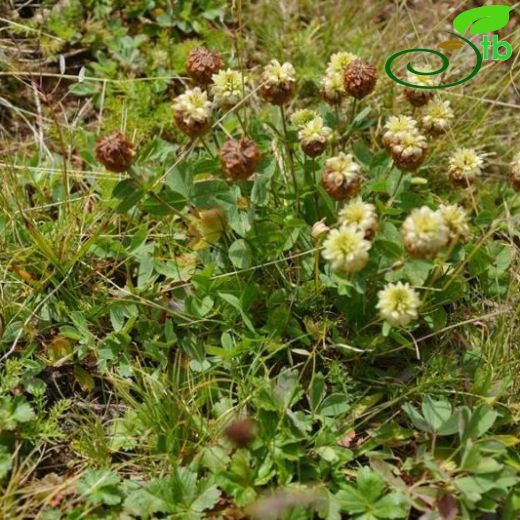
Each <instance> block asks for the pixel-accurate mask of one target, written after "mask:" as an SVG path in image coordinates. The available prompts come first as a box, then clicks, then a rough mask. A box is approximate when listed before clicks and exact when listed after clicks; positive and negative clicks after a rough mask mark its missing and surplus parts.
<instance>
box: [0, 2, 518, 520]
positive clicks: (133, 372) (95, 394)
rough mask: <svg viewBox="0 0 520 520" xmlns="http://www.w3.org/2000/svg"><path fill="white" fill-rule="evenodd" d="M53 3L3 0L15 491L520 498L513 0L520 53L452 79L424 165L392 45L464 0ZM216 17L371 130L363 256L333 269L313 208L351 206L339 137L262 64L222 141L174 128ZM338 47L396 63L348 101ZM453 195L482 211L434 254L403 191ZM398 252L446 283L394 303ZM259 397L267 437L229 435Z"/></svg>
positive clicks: (459, 504)
mask: <svg viewBox="0 0 520 520" xmlns="http://www.w3.org/2000/svg"><path fill="white" fill-rule="evenodd" d="M52 4H53V3H52V2H41V5H38V6H36V10H35V11H34V12H33V13H30V14H34V15H36V16H32V17H29V18H20V17H17V16H15V14H14V12H13V11H12V10H11V9H10V8H9V7H8V6H6V7H0V16H1V17H2V18H3V19H5V20H7V22H5V23H6V26H5V28H3V29H2V30H1V32H0V52H2V53H3V54H4V58H3V59H2V62H1V63H0V74H1V75H0V103H1V108H0V140H1V142H0V169H1V171H2V176H3V189H2V191H1V192H0V230H1V234H0V260H1V278H0V518H6V519H11V518H13V519H18V518H42V519H51V518H56V519H57V518H66V519H77V518H175V519H197V518H212V519H240V518H246V517H247V516H246V515H249V517H252V518H284V519H313V518H325V519H329V520H335V519H339V518H360V519H361V518H363V519H365V520H369V519H374V518H376V519H378V518H419V517H421V515H424V516H422V517H421V518H423V519H426V520H430V519H431V520H433V519H437V518H463V519H473V518H475V519H479V518H485V516H484V515H485V514H486V513H493V514H496V518H502V519H515V518H517V517H518V514H519V511H520V494H519V493H518V483H519V482H520V478H519V477H520V475H519V473H520V457H519V454H518V448H517V446H518V442H519V438H518V435H519V431H518V429H519V426H518V424H519V421H520V407H519V395H520V387H519V379H518V377H517V373H518V370H519V368H520V355H519V353H518V342H519V338H520V322H519V312H518V311H519V303H520V301H519V283H520V279H519V276H518V273H519V269H518V266H519V238H520V235H519V231H518V229H519V227H518V225H519V219H518V211H519V209H520V198H519V197H518V194H516V193H515V191H514V190H513V188H512V187H511V185H510V183H509V181H508V176H509V172H510V163H511V161H512V160H513V156H514V154H515V153H517V152H518V137H517V136H518V135H520V120H519V119H518V109H519V108H520V100H519V96H518V76H519V71H520V67H519V65H518V59H517V57H518V56H517V52H516V50H517V49H518V48H519V46H520V35H519V32H518V29H516V27H517V24H518V13H514V14H512V16H511V23H510V25H509V26H508V27H506V28H504V29H503V30H501V31H499V34H500V38H501V39H505V40H507V41H509V42H510V43H511V45H512V46H513V49H515V54H514V55H513V57H512V58H511V59H510V60H508V61H507V62H489V63H487V64H485V65H484V67H483V69H482V70H481V71H480V73H479V75H478V76H477V77H476V78H475V79H474V80H473V81H471V82H470V83H467V84H465V85H463V86H460V87H457V88H453V89H449V90H447V91H445V92H444V91H443V92H442V94H441V95H442V97H443V99H448V100H449V101H450V102H451V105H452V108H453V110H454V112H455V119H454V121H453V123H452V125H451V128H450V130H449V132H448V133H446V134H445V135H443V136H441V137H439V138H436V139H434V140H429V142H428V158H427V160H426V162H425V164H424V165H423V166H422V167H421V169H420V170H419V171H418V172H416V173H414V174H409V173H404V174H402V172H400V171H398V170H397V169H395V168H392V164H391V162H390V160H389V158H388V154H387V152H386V151H385V149H384V147H383V145H382V143H381V135H382V133H383V125H384V124H385V122H386V120H387V118H388V116H390V115H392V114H393V115H398V114H407V115H412V116H414V117H417V118H418V117H420V110H418V109H413V108H412V107H411V105H410V104H409V103H408V102H407V101H406V99H405V98H404V96H403V91H402V89H401V88H400V87H399V86H398V85H397V84H395V83H393V82H392V81H391V80H390V79H389V78H387V77H386V76H385V74H384V63H385V61H386V58H387V57H388V56H389V55H391V54H392V53H393V52H396V51H398V50H401V49H404V48H410V47H421V46H424V47H428V48H435V46H436V44H438V43H439V42H441V41H443V39H444V36H442V32H441V31H442V30H444V29H449V28H450V26H451V21H452V18H453V16H452V15H453V10H454V7H453V6H450V7H449V9H445V10H444V9H441V8H440V7H439V4H438V3H433V2H429V1H424V2H421V3H420V4H419V5H417V6H415V7H413V6H409V7H407V6H405V5H403V3H401V2H399V3H397V2H396V3H389V2H382V1H374V2H370V3H362V2H329V1H323V2H311V1H307V0H300V1H298V2H281V3H280V2H271V1H263V2H255V3H246V2H240V1H236V2H233V3H232V4H231V5H229V6H228V5H221V4H220V3H219V2H210V1H209V0H207V1H204V0H199V1H195V2H193V3H179V4H178V3H172V2H167V1H159V0H157V1H151V2H145V1H143V0H133V1H132V2H121V1H119V0H106V1H103V2H101V1H98V0H88V1H86V2H79V1H78V0H72V1H71V2H68V3H66V6H65V7H64V8H63V9H62V11H60V12H59V14H57V13H56V11H54V12H53V11H52V10H51V8H52ZM459 7H460V8H461V9H462V8H464V7H467V6H463V5H462V4H461V5H460V6H459ZM516 9H517V10H518V8H516ZM38 13H39V14H38ZM513 24H516V25H513ZM200 44H205V45H207V46H208V47H210V48H212V49H215V50H219V51H220V52H221V53H222V55H223V57H224V58H225V60H226V62H227V64H228V65H229V66H230V67H233V68H237V69H240V68H241V69H244V71H245V73H246V74H247V76H249V77H250V78H251V79H252V80H253V81H252V82H253V84H254V85H256V86H257V85H258V84H259V78H260V74H261V69H262V66H263V65H265V64H266V63H267V62H268V61H269V60H270V59H272V58H277V59H279V60H281V61H285V60H287V61H290V62H291V63H293V64H294V66H295V68H296V72H297V77H298V93H297V96H296V97H295V98H294V100H293V101H292V102H291V103H290V104H289V106H287V107H285V111H286V113H287V114H291V113H292V112H293V111H294V110H296V109H297V108H304V107H305V108H307V107H309V108H312V109H315V110H318V111H319V112H320V113H321V114H322V115H323V117H324V118H325V121H326V122H327V124H329V125H330V126H332V127H333V129H334V130H337V131H340V130H342V131H347V132H348V138H346V139H345V140H344V142H343V143H342V142H341V141H340V140H338V141H337V142H336V144H335V148H336V152H337V151H338V150H339V149H342V148H343V149H344V150H345V151H346V152H351V153H354V155H355V158H356V160H357V161H358V162H359V163H360V164H361V165H362V167H363V170H364V175H365V177H366V179H367V180H366V182H365V184H364V186H363V191H362V196H363V199H365V200H367V201H369V202H371V203H373V204H375V205H376V207H377V212H378V219H379V230H378V232H377V234H376V236H375V240H374V242H373V244H372V249H371V251H370V260H369V263H368V265H367V266H366V267H365V269H363V270H362V271H361V272H360V273H356V274H354V275H341V274H337V273H334V272H333V271H332V270H331V268H330V265H329V263H328V262H326V261H325V260H324V259H323V258H321V257H320V248H321V245H322V243H320V242H319V241H316V240H315V239H313V237H312V236H311V228H312V225H313V223H314V222H315V221H317V220H319V219H321V218H326V221H327V223H328V224H329V225H333V224H334V222H335V220H336V217H337V213H338V210H339V209H340V207H341V205H340V204H338V203H335V202H334V201H333V200H332V199H331V198H330V197H329V196H328V195H327V194H326V193H325V191H324V190H323V189H321V188H320V187H319V185H318V183H316V177H315V176H316V175H317V174H319V173H321V171H322V169H323V167H324V162H325V159H326V158H328V157H330V156H331V155H333V151H332V147H331V146H329V148H328V150H327V151H326V152H325V154H324V155H323V156H321V157H319V158H317V159H315V160H310V159H308V158H305V157H304V156H303V154H302V152H301V150H300V146H299V144H298V142H297V135H296V134H297V132H296V128H295V127H294V126H292V125H291V124H290V123H289V122H288V121H287V129H288V132H287V134H286V133H285V132H284V127H283V124H282V119H281V114H280V111H279V109H278V108H277V107H273V106H271V105H268V104H266V103H265V102H264V101H263V100H262V98H261V97H260V96H259V94H258V92H256V91H255V92H254V93H253V94H252V95H251V96H250V97H249V98H248V100H247V103H245V104H244V106H243V107H241V108H240V109H239V110H238V111H234V113H229V114H224V113H219V114H218V115H217V116H216V117H215V121H214V125H213V128H212V130H211V132H210V133H209V134H208V135H207V136H206V137H205V138H204V142H200V141H197V142H193V143H190V142H189V141H188V140H187V139H186V137H184V136H183V135H182V134H181V133H180V132H179V130H178V129H177V128H176V126H175V123H174V120H173V117H172V111H171V104H172V101H173V99H174V97H176V96H177V95H178V94H180V93H181V92H183V91H184V90H185V88H186V86H187V85H189V80H188V79H187V76H186V70H185V59H186V56H187V54H188V52H189V50H190V49H192V48H194V47H196V46H198V45H200ZM340 50H349V51H351V52H354V53H357V54H359V55H360V56H362V57H363V58H365V59H367V60H369V61H370V62H372V63H374V64H375V65H376V67H377V70H378V75H379V78H378V83H377V87H376V89H375V91H374V92H373V93H372V94H370V96H368V97H367V98H365V99H363V100H362V101H361V102H359V103H357V104H356V106H355V107H354V106H353V103H352V102H351V101H350V100H347V101H346V102H345V103H344V104H343V105H342V106H341V108H340V109H339V110H337V111H335V110H334V109H331V108H330V107H328V106H327V105H326V104H325V103H324V102H323V101H322V100H321V98H320V92H319V89H320V79H321V77H322V75H323V73H324V70H325V67H326V63H327V61H328V59H329V57H330V55H331V54H332V53H334V52H337V51H340ZM60 55H61V56H63V58H62V64H61V66H60V58H59V56H60ZM463 58H464V54H462V55H459V56H454V58H453V64H454V65H456V66H457V67H459V68H460V69H461V73H463V72H462V71H463V70H464V67H465V63H464V60H463ZM63 60H64V62H63ZM63 63H64V68H63ZM78 76H79V77H80V79H81V78H82V77H83V78H84V79H83V80H82V81H79V80H78ZM237 113H238V115H237ZM353 116H357V119H356V118H355V119H354V120H353V121H352V118H353ZM243 126H245V128H246V130H247V134H248V136H249V137H250V138H252V139H254V140H255V141H256V142H257V143H258V146H259V148H260V150H261V152H262V160H261V162H260V164H259V166H258V168H257V173H256V174H255V176H254V178H252V179H250V180H249V181H240V182H237V183H233V182H230V181H228V180H226V178H225V176H224V174H223V172H222V168H221V166H220V164H219V160H218V147H220V146H221V145H222V144H223V143H224V141H225V140H226V139H227V138H229V137H230V136H233V137H239V136H241V135H242V132H243ZM118 129H121V130H122V131H124V133H125V134H126V135H127V137H128V138H129V139H130V140H131V141H133V143H134V144H135V147H136V151H137V155H136V157H135V160H134V166H135V169H134V171H133V173H132V179H133V180H130V176H129V175H128V174H126V173H124V174H115V173H111V172H108V171H107V170H105V169H104V168H103V167H102V165H101V164H100V163H99V162H97V161H96V159H95V143H96V141H97V140H98V139H99V138H100V137H102V136H104V135H107V134H110V133H112V132H113V131H115V130H118ZM459 147H471V148H476V149H477V150H478V152H479V153H482V154H484V156H485V167H484V174H483V176H482V178H481V179H480V180H479V181H478V182H477V183H476V185H475V186H473V187H471V188H469V189H463V188H459V187H454V186H453V185H452V184H451V183H450V182H449V180H448V176H447V166H448V160H449V157H450V155H451V154H452V152H453V151H454V150H455V149H456V148H459ZM288 149H290V150H291V156H292V157H293V160H294V168H295V174H296V178H297V183H298V190H297V192H298V193H297V195H296V192H295V190H294V185H293V178H292V176H291V171H290V170H291V167H290V164H291V163H290V160H289V158H288V154H287V150H288ZM412 177H422V178H425V179H427V183H426V184H421V183H417V182H415V180H413V179H412ZM441 203H458V204H460V205H461V206H463V207H464V208H466V210H467V212H468V214H469V216H470V227H471V237H470V238H469V240H468V241H467V242H465V243H460V244H458V245H456V246H454V247H453V248H444V249H443V250H442V251H441V252H440V254H439V255H437V256H436V257H435V258H433V259H422V260H417V259H413V258H411V257H410V256H409V255H408V254H407V253H406V251H405V249H404V248H403V242H402V239H401V234H400V228H401V225H402V223H403V221H404V219H405V218H406V216H407V215H408V214H409V213H410V211H411V210H412V209H413V208H415V207H418V206H422V205H428V206H430V207H432V208H437V207H438V206H439V205H440V204H441ZM215 207H220V208H222V209H223V211H224V213H225V218H226V223H227V225H226V226H225V228H224V229H223V230H221V231H222V233H221V234H220V235H219V237H218V240H215V241H213V240H211V238H209V237H208V236H207V235H206V236H204V233H207V230H206V231H205V230H204V227H203V226H202V228H201V221H203V219H204V215H207V214H205V213H204V212H205V211H207V210H211V209H212V208H215ZM197 226H198V227H197ZM197 229H198V230H199V232H202V235H203V236H202V237H200V236H198V237H197V236H195V237H194V236H193V235H194V234H196V233H195V231H196V230H197ZM201 229H202V231H201ZM197 239H198V244H197V245H198V246H200V245H201V244H203V243H204V240H205V239H208V240H211V242H212V243H211V245H210V247H205V248H203V247H197V245H196V243H197ZM448 249H449V250H448ZM399 280H402V281H408V282H410V283H411V285H412V286H414V287H415V288H416V289H417V290H418V291H419V292H420V296H421V299H422V300H423V305H422V307H421V309H420V315H419V317H418V319H417V320H414V321H413V322H412V323H410V325H408V326H407V327H405V328H391V327H389V326H388V324H384V323H383V321H382V320H381V319H380V317H379V316H378V313H377V311H376V309H375V305H376V303H377V298H378V296H377V293H378V291H379V290H381V289H382V288H383V287H384V286H385V285H386V284H387V283H389V282H396V281H399ZM246 417H247V418H250V419H251V421H254V427H252V430H253V431H252V432H246V433H250V434H251V440H250V442H249V443H247V444H246V445H245V446H242V445H236V444H233V439H231V438H230V435H229V434H226V429H227V428H228V427H229V425H230V424H232V423H233V422H234V421H236V420H237V419H240V418H246ZM246 424H247V425H248V426H251V425H249V424H248V423H246ZM246 429H247V428H246ZM239 444H240V443H239ZM302 491H303V494H302ZM269 492H273V494H272V495H269V494H266V493H269ZM266 497H267V498H266ZM295 506H300V507H295ZM446 509H451V510H452V512H453V511H455V510H456V511H457V514H456V515H455V516H449V515H448V514H447V513H443V514H444V516H442V514H441V513H442V512H443V511H446ZM269 515H271V516H269Z"/></svg>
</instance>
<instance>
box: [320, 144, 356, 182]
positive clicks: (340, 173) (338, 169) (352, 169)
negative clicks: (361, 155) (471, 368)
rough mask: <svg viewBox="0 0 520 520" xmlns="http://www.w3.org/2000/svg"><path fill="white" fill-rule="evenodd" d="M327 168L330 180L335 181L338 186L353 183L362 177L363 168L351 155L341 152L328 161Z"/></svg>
mask: <svg viewBox="0 0 520 520" xmlns="http://www.w3.org/2000/svg"><path fill="white" fill-rule="evenodd" d="M325 168H326V170H327V172H328V174H329V178H331V179H333V180H334V183H335V184H337V185H338V186H339V185H341V184H343V183H345V182H351V181H353V180H355V179H357V178H358V177H359V176H360V175H361V168H360V166H359V164H358V163H357V162H356V161H355V160H354V157H353V155H352V154H350V153H349V154H346V153H343V152H340V153H339V154H338V155H336V156H335V157H331V158H330V159H327V161H326V162H325Z"/></svg>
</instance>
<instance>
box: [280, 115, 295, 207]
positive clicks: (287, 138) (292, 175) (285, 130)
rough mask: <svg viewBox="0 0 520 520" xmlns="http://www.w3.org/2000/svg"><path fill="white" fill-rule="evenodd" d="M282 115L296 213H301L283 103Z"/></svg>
mask: <svg viewBox="0 0 520 520" xmlns="http://www.w3.org/2000/svg"><path fill="white" fill-rule="evenodd" d="M280 115H281V117H282V129H283V135H284V138H285V148H286V150H287V158H288V159H289V170H290V172H291V177H292V181H293V186H294V198H295V199H296V213H297V214H298V213H300V196H299V192H298V182H297V180H296V172H295V170H294V159H293V155H292V149H291V145H290V143H289V132H288V131H287V123H286V122H285V110H284V108H283V105H280Z"/></svg>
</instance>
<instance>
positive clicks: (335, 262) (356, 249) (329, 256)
mask: <svg viewBox="0 0 520 520" xmlns="http://www.w3.org/2000/svg"><path fill="white" fill-rule="evenodd" d="M370 246H371V244H370V242H369V241H368V240H366V239H365V237H364V236H363V233H362V232H361V231H359V230H358V229H356V228H355V227H354V226H342V227H341V228H339V229H333V230H332V231H330V233H329V234H328V236H327V238H326V239H325V242H324V243H323V251H322V255H323V258H325V260H328V261H329V262H330V264H331V267H332V269H333V270H334V271H340V272H344V273H356V272H358V271H361V269H363V267H365V265H366V264H367V262H368V251H369V250H370Z"/></svg>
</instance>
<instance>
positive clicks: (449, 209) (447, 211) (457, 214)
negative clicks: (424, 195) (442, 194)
mask: <svg viewBox="0 0 520 520" xmlns="http://www.w3.org/2000/svg"><path fill="white" fill-rule="evenodd" d="M439 213H440V214H441V215H442V218H443V219H444V222H445V224H446V226H448V229H449V232H450V240H453V241H455V240H458V239H464V238H466V237H467V236H468V235H469V225H468V214H467V213H466V211H465V210H464V208H462V207H460V206H459V205H457V204H449V205H446V204H441V205H440V207H439Z"/></svg>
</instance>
